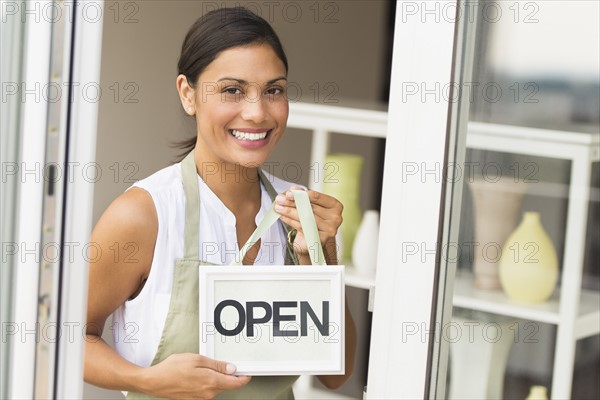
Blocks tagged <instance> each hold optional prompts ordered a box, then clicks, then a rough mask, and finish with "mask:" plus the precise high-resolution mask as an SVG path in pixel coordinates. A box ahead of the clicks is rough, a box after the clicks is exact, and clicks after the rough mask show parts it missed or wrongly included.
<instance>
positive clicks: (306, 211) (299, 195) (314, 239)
mask: <svg viewBox="0 0 600 400" xmlns="http://www.w3.org/2000/svg"><path fill="white" fill-rule="evenodd" d="M292 194H293V196H294V201H295V202H296V209H297V210H298V216H299V217H300V225H301V226H302V232H304V240H305V241H306V244H307V246H308V255H309V257H310V261H311V263H312V265H325V264H326V263H325V254H323V248H322V247H321V241H320V240H319V231H318V230H317V222H316V221H315V216H314V214H313V211H312V207H311V205H310V200H309V199H308V193H307V192H306V191H304V190H292ZM278 219H279V214H278V213H277V211H275V203H273V204H272V205H271V208H269V211H268V212H267V213H266V214H265V216H264V217H263V219H262V221H260V223H259V224H258V226H257V227H256V229H255V230H254V232H252V235H250V238H248V241H247V242H246V244H244V246H242V248H241V249H240V251H239V254H238V255H237V256H236V257H235V258H234V261H233V262H232V263H231V265H242V260H243V259H244V257H245V256H246V253H247V252H248V250H250V248H251V247H252V246H254V245H255V244H256V242H258V240H259V239H260V238H261V236H262V235H263V234H264V233H265V232H266V231H267V229H269V228H270V227H271V225H273V224H274V223H275V222H276V221H277V220H278Z"/></svg>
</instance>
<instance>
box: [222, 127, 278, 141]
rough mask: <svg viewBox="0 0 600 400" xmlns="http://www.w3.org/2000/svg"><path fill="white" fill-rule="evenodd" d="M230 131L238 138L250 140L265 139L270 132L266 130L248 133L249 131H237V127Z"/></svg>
mask: <svg viewBox="0 0 600 400" xmlns="http://www.w3.org/2000/svg"><path fill="white" fill-rule="evenodd" d="M229 132H231V134H232V135H233V136H235V137H236V138H237V139H240V140H250V141H254V140H261V139H264V138H265V137H267V133H269V131H264V132H259V133H248V132H240V131H236V130H235V129H232V130H230V131H229Z"/></svg>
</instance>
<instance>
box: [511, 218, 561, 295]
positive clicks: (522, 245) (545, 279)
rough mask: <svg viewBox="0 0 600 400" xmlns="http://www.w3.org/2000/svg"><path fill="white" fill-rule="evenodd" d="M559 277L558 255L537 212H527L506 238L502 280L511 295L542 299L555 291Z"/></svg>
mask: <svg viewBox="0 0 600 400" xmlns="http://www.w3.org/2000/svg"><path fill="white" fill-rule="evenodd" d="M557 280H558V258H557V256H556V250H555V249H554V245H553V244H552V240H551V239H550V237H549V236H548V234H547V233H546V231H545V230H544V227H543V226H542V223H541V221H540V214H539V213H537V212H526V213H525V214H523V220H522V221H521V223H520V224H519V226H518V227H517V229H515V231H514V232H513V233H511V235H510V236H509V237H508V239H507V240H506V244H505V245H504V249H503V250H502V258H501V259H500V282H501V283H502V288H503V289H504V291H505V292H506V294H507V295H508V297H509V298H510V299H512V300H514V301H518V302H523V303H540V302H544V301H546V300H548V298H549V297H550V296H551V295H552V292H553V291H554V288H555V287H556V282H557Z"/></svg>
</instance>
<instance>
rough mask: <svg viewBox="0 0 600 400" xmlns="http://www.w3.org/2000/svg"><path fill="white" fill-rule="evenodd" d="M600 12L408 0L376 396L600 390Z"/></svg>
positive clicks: (387, 206)
mask: <svg viewBox="0 0 600 400" xmlns="http://www.w3.org/2000/svg"><path fill="white" fill-rule="evenodd" d="M599 11H600V10H599V4H598V3H597V2H588V1H537V2H527V1H523V2H521V1H519V2H516V1H515V2H508V1H507V2H504V1H502V2H497V1H487V0H486V1H478V2H475V1H467V2H464V1H458V2H454V1H452V2H450V1H448V2H444V1H440V2H426V3H416V2H402V1H401V2H398V12H397V15H396V21H397V23H396V37H395V39H396V40H395V42H394V61H393V66H392V71H393V72H392V86H391V92H392V94H391V100H390V110H389V126H388V143H387V147H386V151H388V154H387V155H386V156H387V157H386V170H385V173H384V174H385V176H384V193H383V198H384V200H383V204H382V215H386V218H384V219H383V220H382V232H386V234H384V237H385V238H384V243H382V245H381V246H380V248H379V254H378V257H379V259H380V260H382V261H381V262H380V263H379V265H378V272H377V282H376V283H377V291H376V295H375V313H374V322H373V332H372V341H371V349H372V353H371V362H370V369H369V371H370V372H369V384H368V387H367V393H368V397H369V398H379V397H386V398H393V397H403V398H409V397H410V398H416V397H425V398H455V399H467V398H472V399H497V398H518V399H523V398H526V397H527V396H529V395H532V396H541V397H535V398H545V397H544V396H546V397H547V398H556V399H564V398H597V397H598V396H599V395H600V393H599V388H598V385H597V378H596V377H597V373H598V371H599V369H600V340H599V336H598V334H599V332H600V296H599V289H600V279H599V275H600V270H599V268H598V265H600V263H599V262H598V261H599V255H600V244H599V243H600V240H599V236H598V232H597V226H598V223H599V221H598V219H599V215H600V214H599V196H598V193H599V189H598V187H599V186H600V185H599V179H600V171H599V168H598V166H599V163H598V161H599V160H600V155H599V147H600V145H599V142H600V139H599V137H600V111H599V109H600V80H599V71H600V66H599V61H598V60H599V50H598V49H599V48H600V43H599V39H598V38H599V35H598V33H599V26H600V22H599V15H600V12H599ZM392 155H393V156H394V159H392V158H393V157H391V156H392ZM387 160H391V161H390V162H387ZM385 224H387V226H385ZM594 227H596V228H594ZM382 365H383V366H384V367H381V366H382ZM378 366H379V367H378ZM374 371H382V373H381V374H379V373H374ZM532 398H533V397H532Z"/></svg>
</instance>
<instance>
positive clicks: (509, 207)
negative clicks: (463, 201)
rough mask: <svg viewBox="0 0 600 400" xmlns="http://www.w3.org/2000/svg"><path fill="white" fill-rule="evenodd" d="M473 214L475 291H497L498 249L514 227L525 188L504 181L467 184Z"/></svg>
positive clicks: (498, 286) (500, 248) (522, 185)
mask: <svg viewBox="0 0 600 400" xmlns="http://www.w3.org/2000/svg"><path fill="white" fill-rule="evenodd" d="M469 188H470V190H471V194H472V197H473V205H474V211H475V242H476V247H475V257H474V260H473V271H474V274H475V287H477V288H479V289H485V290H499V289H500V288H501V286H500V279H499V278H498V261H499V260H500V256H501V252H502V246H503V245H504V242H505V241H506V238H507V237H508V235H509V234H510V233H511V232H512V230H513V229H514V228H515V226H516V225H517V217H518V214H519V210H520V209H521V204H522V202H523V196H524V195H525V192H526V190H527V184H525V183H523V182H521V181H519V182H515V181H514V180H513V179H512V178H510V177H506V178H502V179H500V180H498V181H495V182H494V181H490V180H486V179H477V180H474V181H473V182H469Z"/></svg>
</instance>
